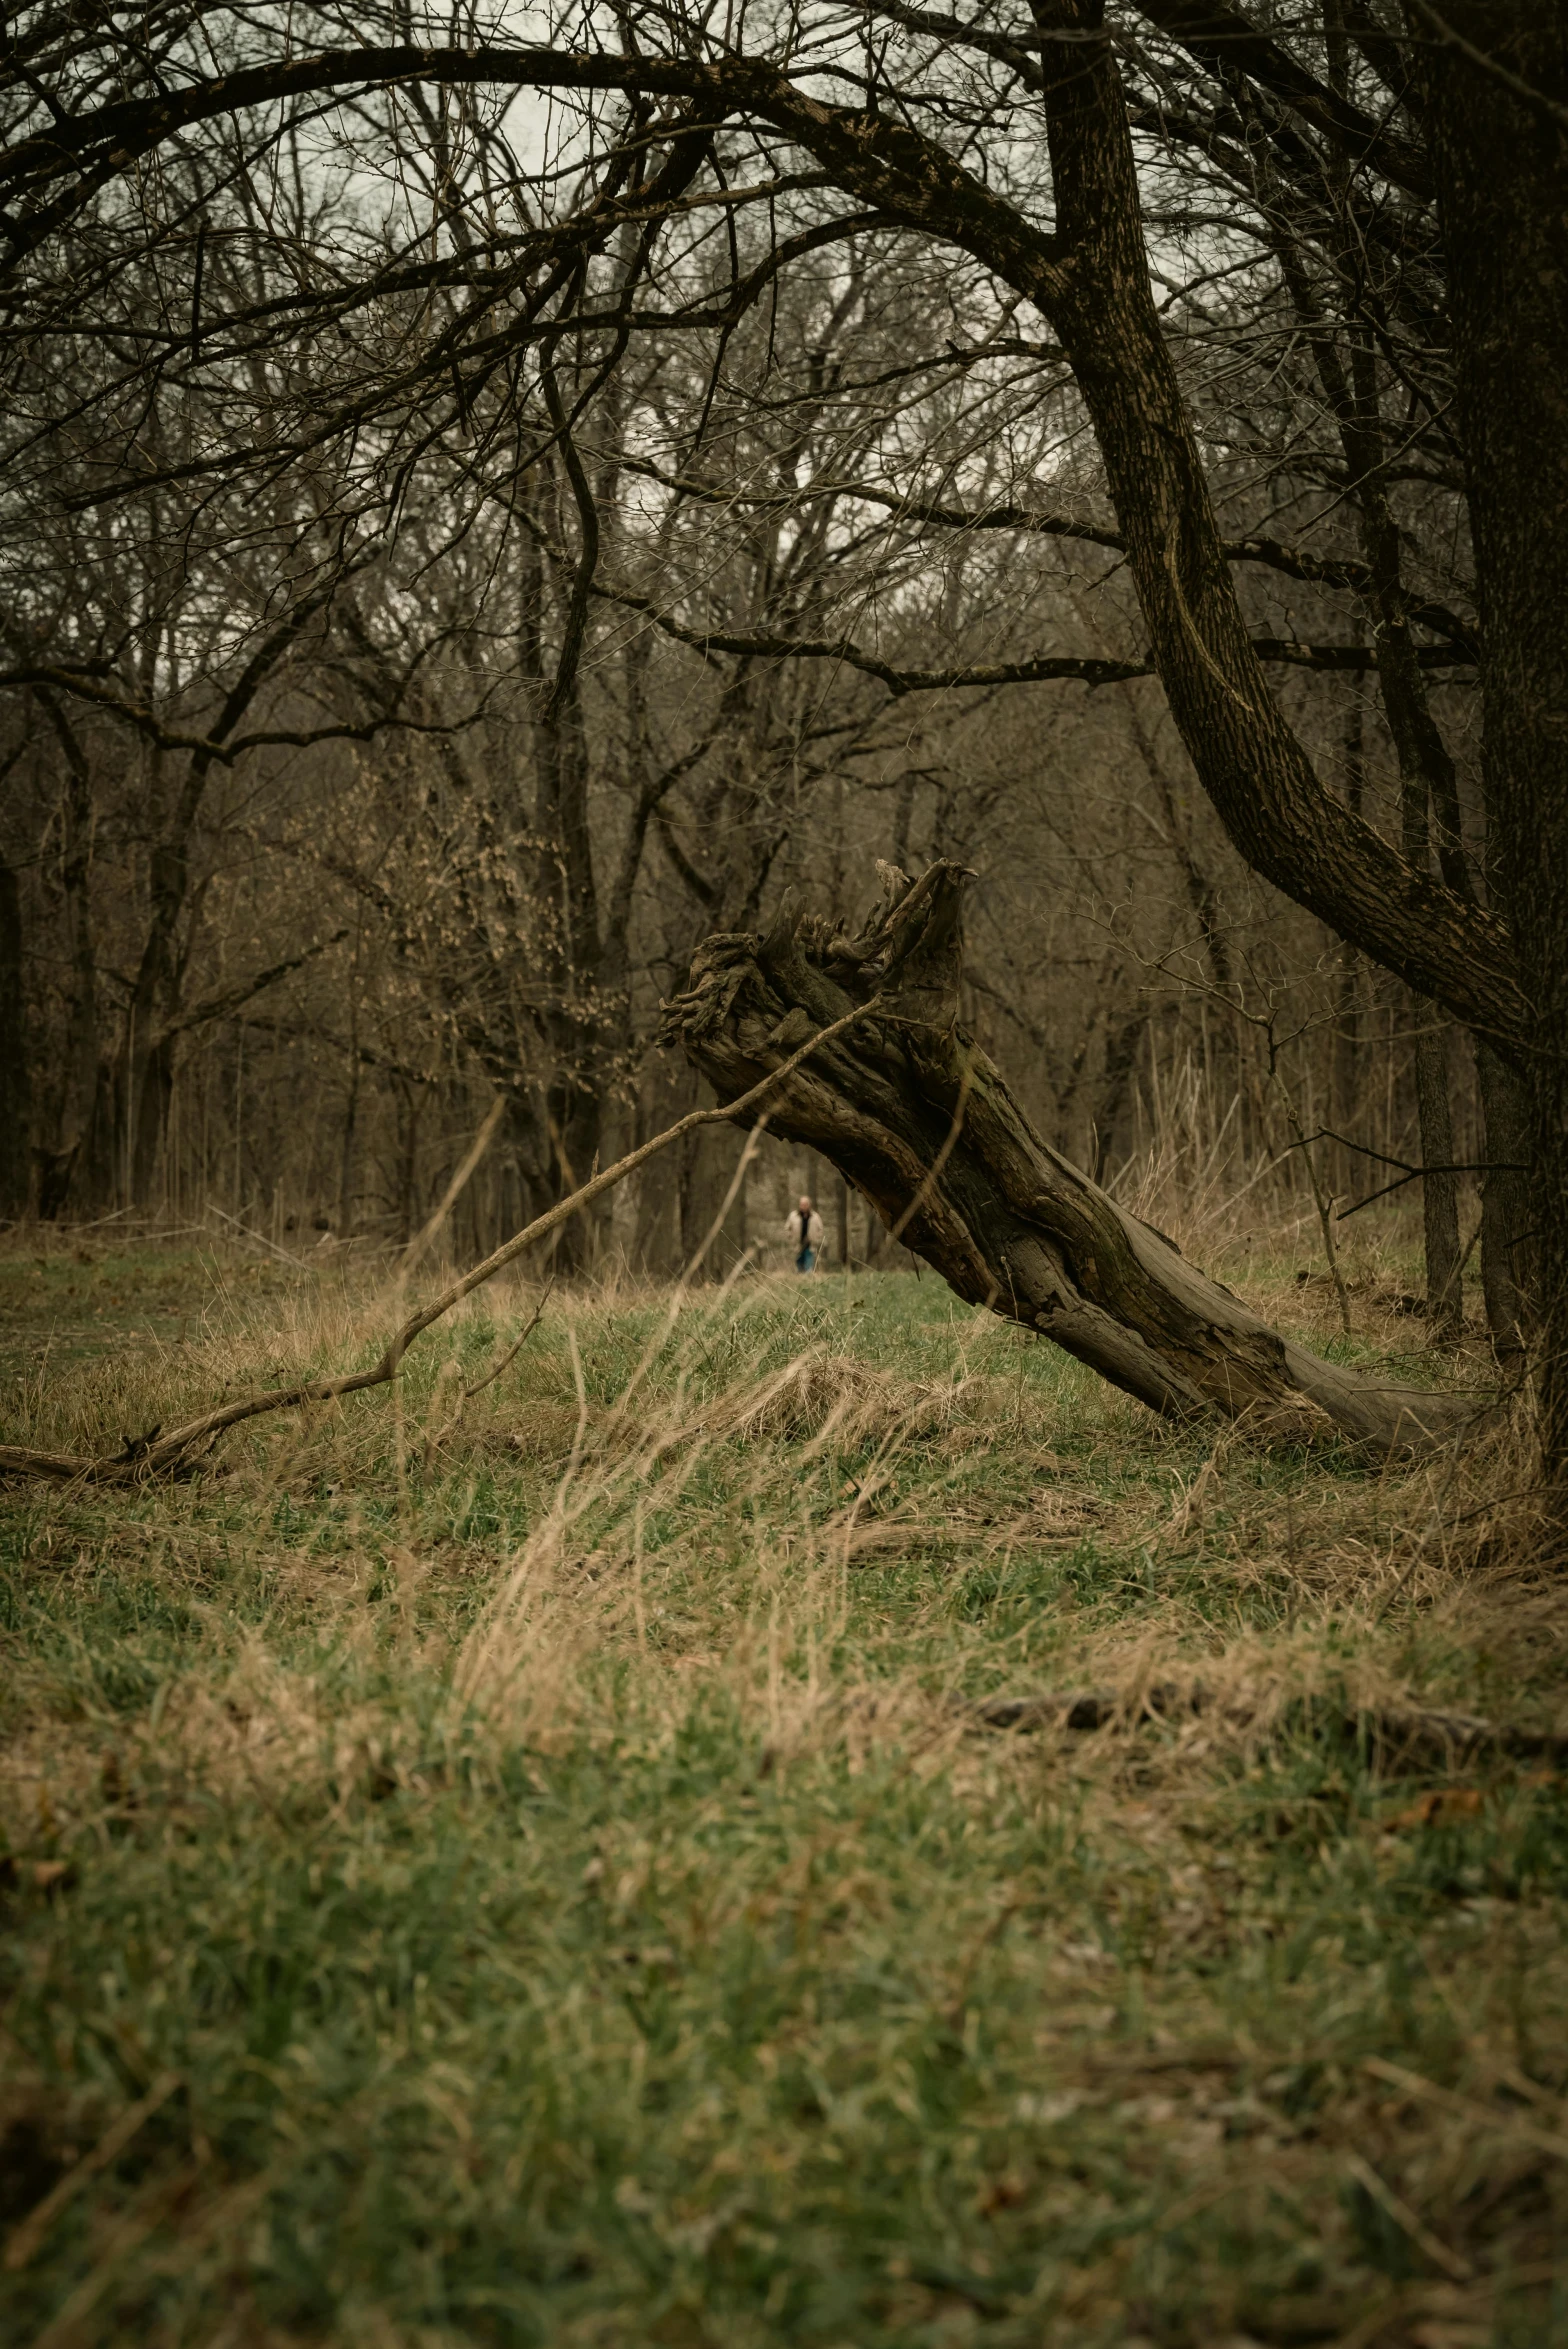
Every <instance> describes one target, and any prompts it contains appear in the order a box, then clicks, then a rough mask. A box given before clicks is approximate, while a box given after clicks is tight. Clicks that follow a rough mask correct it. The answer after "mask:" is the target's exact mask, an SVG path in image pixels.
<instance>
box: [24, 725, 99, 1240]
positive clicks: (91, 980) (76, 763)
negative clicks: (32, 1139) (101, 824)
mask: <svg viewBox="0 0 1568 2349" xmlns="http://www.w3.org/2000/svg"><path fill="white" fill-rule="evenodd" d="M38 698H39V700H40V701H41V702H42V704H43V707H44V709H45V711H46V712H47V714H48V716H49V719H50V722H51V724H52V725H53V727H54V730H55V734H56V736H57V737H58V739H59V743H60V747H61V749H62V751H63V752H64V754H65V795H64V801H63V806H62V812H61V845H60V887H61V893H62V895H63V897H64V900H65V930H66V938H67V941H68V943H67V960H68V964H69V970H70V979H69V994H68V996H67V1007H66V1027H65V1045H64V1051H63V1053H62V1055H61V1060H62V1068H61V1079H60V1092H59V1097H58V1106H57V1108H56V1113H55V1119H54V1136H53V1140H52V1141H51V1142H50V1143H49V1144H48V1145H47V1146H46V1147H44V1148H43V1149H41V1150H40V1152H39V1154H38V1212H39V1214H40V1215H41V1216H42V1217H43V1218H44V1219H45V1221H46V1222H53V1221H54V1220H55V1219H56V1218H57V1217H58V1216H60V1215H62V1214H63V1213H64V1212H65V1206H66V1202H67V1200H68V1199H69V1197H70V1195H71V1189H72V1185H73V1183H74V1181H75V1178H76V1173H77V1162H78V1160H79V1158H80V1156H81V1151H82V1145H83V1143H84V1142H85V1141H86V1139H87V1135H88V1129H89V1127H90V1125H91V1123H92V1118H93V1111H94V1107H95V1105H96V1101H97V1093H98V957H97V949H96V946H95V943H94V938H93V906H92V852H93V790H92V775H91V771H90V769H89V767H88V763H87V754H86V752H85V751H84V750H83V748H82V745H81V743H80V741H79V740H78V738H77V735H76V731H75V729H74V727H73V726H72V725H71V723H70V721H69V719H68V718H67V717H66V716H65V714H64V712H63V711H62V710H61V709H60V707H59V705H58V703H57V702H56V701H55V700H54V698H53V696H52V695H49V694H40V695H39V696H38Z"/></svg>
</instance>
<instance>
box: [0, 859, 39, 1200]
mask: <svg viewBox="0 0 1568 2349" xmlns="http://www.w3.org/2000/svg"><path fill="white" fill-rule="evenodd" d="M32 1128H33V1095H32V1051H31V1038H30V1036H29V1033H28V1018H27V987H26V974H25V970H24V966H23V960H22V893H21V890H20V889H19V888H18V886H17V880H16V875H15V873H14V872H13V871H12V870H11V867H10V866H9V865H0V1216H5V1217H7V1218H9V1219H11V1220H17V1219H19V1218H20V1217H22V1216H24V1215H25V1214H26V1213H27V1209H28V1203H29V1199H30V1195H31V1190H32V1164H31V1154H30V1149H29V1145H30V1142H31V1139H32Z"/></svg>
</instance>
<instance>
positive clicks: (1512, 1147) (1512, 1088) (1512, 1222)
mask: <svg viewBox="0 0 1568 2349" xmlns="http://www.w3.org/2000/svg"><path fill="white" fill-rule="evenodd" d="M1475 1071H1476V1082H1477V1085H1478V1087H1479V1089H1480V1094H1481V1120H1482V1132H1483V1134H1484V1137H1485V1140H1484V1145H1483V1149H1482V1157H1483V1158H1484V1160H1485V1162H1486V1167H1485V1172H1484V1173H1483V1175H1482V1177H1481V1288H1482V1292H1483V1294H1484V1295H1485V1298H1486V1322H1487V1327H1488V1329H1489V1330H1490V1331H1491V1333H1492V1344H1493V1347H1494V1348H1495V1350H1496V1353H1497V1357H1498V1360H1499V1361H1500V1362H1504V1363H1517V1362H1518V1361H1519V1359H1520V1358H1521V1356H1522V1355H1523V1353H1524V1350H1525V1343H1526V1339H1527V1338H1528V1335H1529V1331H1530V1303H1529V1300H1530V1296H1531V1292H1532V1290H1533V1289H1534V1287H1535V1285H1536V1284H1535V1279H1534V1263H1535V1247H1534V1237H1533V1234H1532V1231H1531V1223H1532V1220H1533V1216H1534V1207H1533V1204H1532V1200H1531V1186H1530V1173H1529V1164H1528V1161H1529V1155H1530V1147H1531V1145H1530V1104H1529V1099H1528V1096H1527V1094H1526V1091H1525V1087H1524V1084H1523V1082H1522V1080H1521V1078H1520V1077H1519V1075H1518V1072H1517V1071H1516V1070H1514V1069H1511V1068H1510V1067H1509V1065H1508V1063H1507V1061H1505V1060H1500V1059H1499V1058H1498V1056H1497V1054H1496V1053H1495V1052H1493V1051H1492V1049H1491V1048H1490V1046H1489V1045H1488V1044H1486V1043H1485V1042H1484V1041H1483V1040H1482V1038H1481V1037H1479V1036H1478V1037H1477V1038H1476V1043H1475Z"/></svg>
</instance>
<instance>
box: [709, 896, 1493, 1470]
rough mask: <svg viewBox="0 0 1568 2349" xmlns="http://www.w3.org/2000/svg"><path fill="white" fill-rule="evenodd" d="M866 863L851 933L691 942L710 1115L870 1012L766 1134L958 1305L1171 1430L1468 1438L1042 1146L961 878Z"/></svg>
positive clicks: (779, 1089) (772, 1110)
mask: <svg viewBox="0 0 1568 2349" xmlns="http://www.w3.org/2000/svg"><path fill="white" fill-rule="evenodd" d="M880 870H881V871H882V873H883V877H884V894H883V903H882V905H881V906H880V908H879V909H878V911H877V913H876V914H875V915H874V916H873V917H872V919H871V921H870V922H869V923H868V924H867V926H866V928H865V929H864V930H863V931H862V932H861V933H860V934H859V935H858V936H855V937H851V936H850V935H849V934H848V933H847V932H846V931H845V930H844V929H842V928H841V927H840V928H833V927H830V926H829V925H828V924H827V923H826V922H824V921H823V920H822V919H821V918H820V917H817V916H812V915H804V916H802V915H796V914H791V913H786V914H785V915H784V916H782V917H781V918H780V920H779V921H778V922H777V923H776V924H775V925H774V927H773V929H772V930H771V931H769V933H768V934H767V935H766V936H765V937H762V936H758V935H756V934H754V933H751V932H736V933H728V934H721V935H717V936H714V937H711V938H708V939H707V940H706V941H705V942H704V943H703V945H702V946H701V947H699V949H698V951H697V954H696V956H695V958H694V960H693V963H692V967H691V973H690V978H689V981H688V984H687V986H686V988H685V990H684V991H683V992H682V993H681V994H679V995H677V996H675V997H674V998H673V1000H672V1001H671V1002H669V1003H668V1004H667V1005H666V1006H665V1010H664V1036H665V1040H666V1041H667V1042H670V1043H674V1044H678V1045H679V1046H680V1047H681V1049H682V1050H684V1052H685V1053H686V1055H687V1057H688V1058H689V1059H690V1060H691V1061H692V1062H693V1064H694V1065H695V1066H696V1067H697V1068H698V1069H699V1070H700V1071H701V1072H702V1074H703V1075H704V1076H705V1077H706V1078H707V1079H708V1080H709V1082H710V1083H711V1084H712V1085H713V1087H714V1089H715V1091H716V1092H717V1094H718V1097H719V1101H720V1103H721V1104H723V1103H726V1102H739V1100H740V1097H741V1096H743V1095H745V1094H747V1093H749V1092H752V1091H753V1090H754V1089H755V1088H756V1086H757V1085H758V1084H759V1082H760V1081H761V1080H762V1079H763V1078H764V1077H766V1076H767V1075H768V1074H769V1072H770V1071H774V1070H778V1069H781V1068H782V1066H783V1063H784V1062H785V1061H786V1060H787V1059H788V1058H789V1057H790V1056H791V1055H792V1054H795V1053H797V1052H798V1051H799V1049H800V1047H801V1046H802V1045H803V1044H805V1043H806V1042H807V1040H808V1039H809V1038H810V1037H811V1036H813V1035H814V1034H816V1033H818V1032H819V1031H821V1030H823V1029H826V1028H828V1027H830V1026H832V1025H833V1024H834V1023H836V1022H838V1021H841V1020H843V1019H844V1018H845V1017H846V1015H848V1014H849V1013H851V1012H853V1011H854V1010H855V1009H856V1007H857V1006H862V1005H864V1006H868V1007H869V1008H867V1009H866V1010H865V1012H864V1014H863V1016H862V1017H861V1018H860V1019H859V1020H858V1021H856V1022H855V1024H854V1026H853V1027H852V1028H850V1029H848V1030H846V1031H845V1032H844V1033H843V1034H841V1035H840V1036H838V1037H836V1038H835V1039H834V1040H832V1041H831V1042H824V1043H823V1045H822V1046H821V1047H820V1049H819V1050H817V1051H816V1052H814V1053H812V1054H811V1056H810V1058H809V1059H808V1060H804V1061H802V1062H801V1063H800V1064H799V1065H798V1066H797V1067H796V1068H795V1070H794V1071H793V1072H792V1073H791V1074H790V1075H788V1076H787V1077H785V1078H783V1079H782V1080H781V1081H780V1083H779V1084H778V1085H777V1086H776V1087H775V1088H774V1089H773V1090H772V1091H771V1093H770V1095H769V1096H768V1099H767V1104H766V1117H767V1121H768V1124H769V1127H770V1129H771V1130H772V1131H774V1132H775V1133H779V1134H782V1135H784V1136H785V1137H786V1138H787V1139H789V1140H791V1141H795V1142H799V1143H803V1144H806V1145H807V1146H809V1147H810V1148H811V1149H813V1150H816V1151H819V1152H820V1153H821V1155H822V1156H823V1157H824V1158H826V1159H828V1160H829V1161H830V1162H831V1163H832V1164H833V1165H834V1166H836V1167H837V1168H838V1170H839V1171H840V1173H841V1174H843V1175H844V1176H845V1177H847V1179H848V1180H849V1181H850V1182H851V1183H852V1184H853V1185H854V1186H855V1188H856V1190H857V1191H859V1192H860V1194H861V1196H862V1197H863V1198H865V1199H866V1200H868V1201H869V1202H870V1204H871V1206H872V1207H873V1208H874V1209H875V1210H876V1212H877V1214H878V1215H879V1216H880V1218H881V1220H882V1222H883V1223H884V1224H885V1225H886V1226H887V1228H888V1230H889V1231H890V1232H892V1233H894V1234H895V1235H896V1236H897V1237H898V1238H899V1239H900V1240H902V1242H903V1243H904V1245H905V1246H906V1247H908V1248H911V1249H913V1250H914V1251H915V1253H916V1254H917V1255H919V1256H920V1257H922V1258H923V1259H924V1260H925V1262H926V1263H928V1264H930V1265H931V1266H932V1267H933V1268H934V1269H935V1270H936V1271H937V1272H939V1273H940V1274H941V1275H942V1277H943V1279H944V1280H945V1281H947V1283H948V1284H949V1286H950V1287H951V1288H953V1289H954V1290H955V1291H956V1292H957V1294H958V1295H959V1296H960V1297H963V1298H964V1299H966V1300H967V1301H968V1302H969V1303H971V1304H976V1305H986V1306H989V1307H990V1308H991V1309H992V1310H993V1311H995V1312H997V1313H1000V1314H1004V1315H1006V1316H1008V1317H1009V1318H1010V1319H1012V1320H1014V1321H1018V1322H1021V1323H1022V1324H1023V1325H1024V1326H1025V1327H1026V1328H1029V1329H1034V1330H1038V1331H1040V1332H1041V1333H1042V1334H1043V1335H1044V1336H1046V1337H1048V1338H1050V1339H1052V1340H1053V1341H1054V1342H1055V1343H1056V1344H1057V1345H1059V1346H1061V1347H1063V1348H1064V1349H1065V1351H1066V1352H1067V1353H1069V1354H1072V1355H1074V1356H1075V1357H1076V1358H1077V1360H1079V1361H1080V1362H1085V1363H1087V1364H1088V1365H1089V1367H1090V1368H1091V1369H1093V1370H1096V1371H1098V1372H1099V1374H1100V1375H1101V1377H1102V1378H1107V1379H1109V1380H1110V1381H1111V1383H1112V1385H1113V1386H1117V1387H1120V1388H1122V1389H1123V1390H1124V1391H1125V1392H1126V1393H1128V1394H1130V1395H1135V1396H1136V1397H1137V1398H1138V1400H1139V1401H1140V1402H1143V1403H1146V1404H1148V1405H1149V1407H1150V1408H1151V1410H1155V1411H1159V1412H1162V1413H1164V1414H1166V1415H1168V1416H1172V1417H1177V1418H1185V1417H1194V1416H1201V1415H1206V1414H1218V1415H1219V1416H1221V1417H1222V1418H1225V1419H1230V1420H1245V1421H1247V1422H1249V1423H1250V1424H1252V1425H1253V1426H1254V1427H1256V1428H1257V1429H1258V1430H1259V1432H1261V1433H1263V1434H1264V1435H1266V1436H1267V1437H1268V1438H1269V1439H1271V1440H1274V1441H1283V1442H1302V1441H1304V1440H1307V1439H1309V1438H1311V1437H1313V1436H1315V1435H1324V1434H1327V1433H1328V1432H1330V1431H1331V1430H1332V1431H1337V1433H1338V1434H1340V1435H1341V1436H1344V1437H1348V1438H1350V1439H1352V1440H1354V1441H1355V1442H1357V1443H1360V1444H1366V1445H1369V1446H1372V1447H1374V1448H1375V1449H1377V1450H1378V1451H1380V1452H1384V1453H1391V1452H1397V1451H1402V1450H1409V1449H1414V1448H1420V1447H1424V1446H1426V1445H1428V1444H1431V1443H1432V1442H1434V1441H1438V1440H1441V1439H1442V1438H1443V1437H1445V1436H1447V1435H1450V1434H1452V1433H1454V1432H1455V1431H1456V1430H1458V1429H1459V1428H1461V1427H1466V1426H1474V1425H1475V1423H1476V1422H1477V1420H1478V1418H1480V1417H1481V1416H1483V1415H1484V1414H1485V1412H1486V1410H1487V1409H1488V1404H1487V1402H1486V1401H1485V1400H1478V1399H1476V1398H1468V1397H1466V1398H1456V1397H1454V1396H1451V1395H1449V1396H1439V1395H1433V1394H1430V1393H1428V1392H1426V1391H1425V1390H1423V1389H1420V1388H1412V1387H1408V1386H1399V1385H1394V1384H1390V1383H1388V1382H1387V1381H1385V1380H1381V1379H1379V1378H1377V1377H1375V1376H1370V1375H1368V1374H1366V1373H1364V1372H1357V1371H1352V1370H1349V1369H1346V1368H1345V1367H1344V1366H1343V1365H1342V1364H1339V1363H1336V1362H1328V1361H1325V1360H1324V1359H1323V1358H1322V1357H1321V1356H1320V1355H1317V1354H1314V1353H1312V1352H1311V1351H1310V1350H1309V1349H1308V1348H1307V1347H1305V1346H1301V1345H1298V1344H1297V1343H1296V1341H1295V1340H1294V1339H1292V1338H1289V1337H1286V1336H1285V1335H1284V1334H1283V1333H1282V1332H1280V1331H1278V1330H1275V1329H1272V1328H1271V1327H1270V1326H1269V1324H1268V1323H1267V1322H1265V1321H1263V1320H1262V1319H1261V1318H1260V1317H1259V1316H1258V1315H1257V1314H1255V1313H1254V1312H1252V1311H1251V1310H1250V1308H1249V1307H1248V1306H1246V1305H1245V1304H1243V1302H1242V1301H1241V1299H1240V1298H1239V1297H1237V1296H1235V1295H1233V1293H1232V1292H1231V1291H1230V1290H1229V1289H1227V1288H1225V1287H1223V1286H1222V1285H1221V1284H1220V1283H1219V1282H1218V1281H1214V1280H1210V1279H1209V1278H1208V1277H1207V1275H1206V1274H1204V1273H1202V1272H1200V1271H1199V1270H1198V1269H1197V1267H1196V1266H1195V1265H1192V1264H1190V1263H1189V1262H1188V1261H1187V1259H1186V1258H1185V1257H1184V1256H1183V1255H1182V1253H1181V1251H1180V1250H1179V1249H1178V1248H1177V1247H1176V1245H1175V1243H1174V1242H1173V1241H1171V1240H1168V1239H1167V1238H1166V1237H1165V1236H1164V1235H1163V1234H1162V1233H1160V1232H1158V1231H1155V1230H1154V1229H1153V1228H1152V1227H1151V1226H1150V1225H1148V1224H1146V1223H1144V1222H1142V1221H1140V1219H1139V1218H1138V1217H1137V1216H1135V1215H1132V1214H1129V1213H1128V1211H1127V1210H1126V1209H1125V1208H1123V1207H1120V1206H1118V1205H1117V1203H1116V1201H1115V1200H1114V1199H1112V1198H1110V1197H1109V1196H1108V1195H1107V1194H1106V1193H1105V1192H1104V1191H1102V1190H1101V1189H1100V1188H1099V1186H1098V1185H1097V1184H1095V1183H1093V1182H1091V1181H1090V1179H1089V1177H1088V1176H1087V1175H1086V1174H1084V1173H1083V1172H1082V1171H1081V1169H1079V1168H1078V1167H1075V1166H1073V1165H1071V1164H1070V1163H1069V1162H1068V1160H1066V1159H1065V1158H1063V1157H1062V1156H1061V1154H1060V1153H1059V1152H1058V1151H1055V1150H1053V1149H1052V1148H1051V1147H1050V1145H1049V1144H1048V1143H1047V1142H1044V1141H1042V1139H1041V1138H1040V1136H1039V1135H1038V1134H1037V1133H1036V1132H1035V1130H1034V1128H1033V1126H1032V1125H1031V1124H1030V1122H1029V1120H1028V1118H1027V1117H1026V1116H1025V1115H1024V1112H1023V1110H1022V1109H1021V1108H1020V1107H1019V1105H1018V1102H1017V1101H1016V1100H1015V1098H1014V1096H1013V1094H1012V1093H1011V1091H1010V1090H1009V1088H1008V1085H1007V1082H1006V1079H1005V1078H1004V1077H1003V1075H1002V1073H1001V1071H1000V1070H999V1069H998V1068H997V1066H996V1063H995V1062H994V1061H993V1060H992V1059H990V1057H989V1056H988V1055H987V1054H986V1053H985V1052H983V1051H982V1050H981V1049H980V1048H979V1046H978V1045H977V1044H976V1043H975V1041H974V1039H973V1037H972V1036H970V1035H968V1034H967V1033H966V1032H965V1030H964V1029H963V1027H962V1026H961V1025H960V1024H959V1019H958V1005H959V989H960V984H961V981H962V976H963V953H964V948H963V920H962V913H963V894H964V889H965V886H966V882H967V880H968V878H969V876H968V875H967V874H966V873H965V872H964V871H963V870H962V868H961V867H959V866H957V865H953V864H946V863H942V864H935V865H933V866H932V867H931V868H930V869H929V871H928V872H926V873H925V875H924V876H923V877H922V878H921V879H920V880H919V881H916V882H914V883H911V882H910V881H909V880H908V879H907V877H906V876H905V875H904V874H902V873H898V872H896V871H894V870H893V869H892V868H891V867H886V866H884V867H881V868H880ZM757 1114H759V1113H758V1112H757V1111H756V1110H755V1109H740V1110H738V1111H737V1122H738V1123H741V1124H750V1123H752V1122H754V1119H755V1117H756V1116H757Z"/></svg>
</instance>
